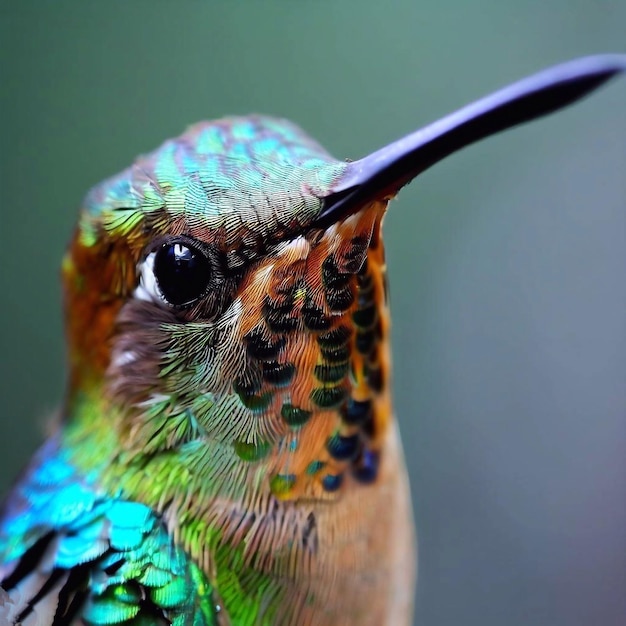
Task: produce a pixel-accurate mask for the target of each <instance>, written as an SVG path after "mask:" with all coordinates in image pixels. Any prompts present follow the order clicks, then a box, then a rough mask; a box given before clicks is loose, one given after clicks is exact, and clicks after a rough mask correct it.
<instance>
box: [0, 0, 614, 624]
mask: <svg viewBox="0 0 626 626" xmlns="http://www.w3.org/2000/svg"><path fill="white" fill-rule="evenodd" d="M0 50H1V52H0V54H1V58H0V129H1V136H0V151H1V169H0V171H1V180H0V184H1V188H2V192H1V193H0V211H1V213H0V217H1V220H0V233H1V246H0V255H1V256H0V268H1V272H0V293H1V294H2V303H3V306H2V318H1V320H2V324H0V334H1V344H0V345H1V355H2V360H1V363H2V377H1V378H0V385H1V397H2V401H3V403H4V409H3V412H2V414H1V415H0V454H1V457H0V458H1V461H0V467H1V469H2V472H1V476H0V481H1V485H0V487H1V489H2V490H3V491H4V490H5V489H6V488H7V486H8V485H9V483H10V481H11V480H12V478H13V476H14V475H15V473H16V472H17V471H18V470H19V468H20V467H21V466H22V464H23V463H24V462H25V460H26V459H27V457H28V456H29V455H30V454H31V453H32V451H33V450H34V449H35V447H36V445H37V444H38V442H40V441H41V438H42V427H43V424H44V422H45V416H46V415H47V414H48V413H49V412H50V411H51V410H52V409H53V408H54V407H55V406H56V405H57V403H58V402H59V400H60V399H61V395H62V388H63V380H64V365H63V343H62V327H61V313H60V289H59V283H58V266H59V262H60V259H61V255H62V253H63V249H64V245H65V243H66V241H67V240H68V238H69V235H70V232H71V229H72V225H73V221H74V218H75V214H76V210H77V207H78V205H79V203H80V200H81V197H82V196H83V194H84V192H85V191H86V190H87V188H88V187H90V186H91V185H92V184H94V183H96V182H97V181H98V180H100V179H102V178H103V177H105V176H108V175H110V174H112V173H114V172H116V171H117V170H120V169H121V168H123V167H125V166H126V165H128V164H129V163H130V161H131V159H132V158H133V157H134V156H135V155H136V154H137V153H140V152H142V151H147V150H149V149H151V148H153V147H155V146H156V145H157V144H158V143H160V142H161V141H162V140H163V139H164V138H166V137H168V136H172V135H175V134H178V133H179V132H180V131H181V130H182V129H183V128H184V127H185V126H186V125H187V124H189V123H191V122H194V121H197V120H199V119H202V118H211V117H218V116H220V115H222V114H225V113H246V112H250V111H260V112H266V113H273V114H276V115H282V116H286V117H289V118H292V119H294V120H296V121H298V122H299V123H300V124H301V125H302V126H303V127H304V128H306V129H307V130H309V131H310V133H311V134H312V135H313V136H315V137H316V138H318V139H319V140H320V141H321V142H322V143H323V144H325V145H326V146H327V147H328V148H329V149H330V150H331V151H332V152H333V153H334V154H336V155H337V156H341V157H359V156H361V155H363V154H365V153H367V152H368V151H370V150H373V149H375V148H377V147H379V146H380V145H382V144H384V143H385V142H387V141H388V140H391V139H394V138H396V137H398V136H400V135H402V134H403V133H405V132H407V131H410V130H412V129H414V128H416V127H417V126H419V125H421V124H424V123H426V122H429V121H431V120H433V119H436V118H437V117H439V116H441V115H443V114H445V113H447V112H449V111H451V110H452V109H454V108H456V107H458V106H460V105H463V104H465V103H466V102H467V101H469V100H471V99H473V98H476V97H479V96H481V95H483V94H484V93H486V92H488V91H490V90H492V89H494V88H497V87H499V86H501V85H503V84H505V83H507V82H509V81H511V80H514V79H517V78H520V77H522V76H524V75H525V74H528V73H530V72H532V71H535V70H538V69H540V68H542V67H543V66H546V65H549V64H551V63H554V62H558V61H561V60H565V59H568V58H570V57H575V56H579V55H584V54H588V53H592V52H598V51H622V52H624V51H626V3H625V2H624V1H623V0H614V1H608V0H604V1H603V0H594V1H591V0H587V1H582V0H581V1H577V0H550V2H546V1H545V0H542V1H532V0H529V1H527V2H525V3H519V2H512V1H508V2H503V1H502V0H480V1H476V2H464V1H462V0H457V1H449V2H434V1H431V2H415V1H414V0H413V1H411V2H395V3H393V2H388V3H383V2H380V1H379V0H371V1H367V2H366V1H365V0H359V1H354V2H340V1H338V0H333V1H330V0H329V1H323V0H317V1H312V0H310V1H307V0H298V1H291V2H290V1H287V0H283V1H282V2H278V1H275V2H270V1H264V2H252V1H249V2H180V1H179V2H171V3H166V2H156V1H152V2H139V1H135V2H132V3H125V2H108V3H96V2H46V3H44V2H42V3H39V4H32V3H27V2H19V3H18V2H11V3H9V2H3V4H2V6H1V8H0ZM625 174H626V79H623V80H622V81H621V82H617V81H616V82H615V83H614V84H611V85H610V86H609V87H608V88H606V89H604V90H602V92H600V93H598V94H597V95H594V96H593V97H592V98H590V99H589V100H587V101H585V102H583V103H582V104H579V105H577V106H576V107H574V108H572V109H569V110H567V111H565V112H563V113H561V114H559V115H557V116H555V117H551V118H548V119H545V120H542V121H540V122H538V123H535V124H533V125H531V126H527V127H523V128H520V129H516V130H514V131H511V132H509V133H506V134H504V135H501V136H499V137H497V138H494V139H491V140H489V141H487V142H485V143H483V144H481V145H479V146H475V147H473V148H471V149H468V150H466V151H464V152H463V153H461V154H458V155H456V156H454V157H452V158H450V159H449V160H447V161H446V162H445V163H442V164H440V165H438V166H437V167H436V168H435V169H433V170H431V171H429V172H427V173H425V174H424V175H423V176H422V177H421V178H420V179H419V181H417V182H415V183H414V184H413V185H412V186H411V187H410V188H408V189H406V190H405V191H403V193H402V194H401V198H400V200H398V201H396V202H394V203H393V205H392V210H391V213H390V215H389V218H388V221H387V224H386V227H387V228H386V242H387V249H388V258H389V265H390V272H391V279H392V303H393V309H394V322H395V326H394V347H395V388H396V407H397V411H398V415H399V419H400V422H401V427H402V431H403V433H404V440H405V447H406V453H407V457H408V459H407V460H408V464H409V468H410V473H411V479H412V488H413V497H414V505H415V513H416V516H417V521H418V525H419V530H420V540H421V543H420V584H419V586H418V592H417V615H416V622H415V623H416V624H420V625H425V626H448V625H449V626H456V625H459V624H463V625H470V626H472V625H477V626H491V625H493V626H502V625H504V624H506V625H509V626H518V625H539V626H543V625H545V626H548V625H550V626H552V625H558V626H578V625H602V626H612V625H615V626H618V625H620V626H623V624H625V623H626V593H625V590H626V530H625V529H626V460H625V459H626V456H625V450H626V416H625V410H624V409H625V406H626V385H625V383H626V315H625V305H626V286H625V281H624V269H625V267H626V183H625V182H624V181H625Z"/></svg>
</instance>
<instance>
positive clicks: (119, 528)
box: [0, 441, 219, 626]
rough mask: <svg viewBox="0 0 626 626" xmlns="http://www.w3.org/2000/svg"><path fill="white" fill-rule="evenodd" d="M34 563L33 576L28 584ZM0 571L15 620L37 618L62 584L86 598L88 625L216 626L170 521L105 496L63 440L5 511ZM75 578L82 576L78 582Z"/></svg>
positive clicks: (203, 583) (44, 454)
mask: <svg viewBox="0 0 626 626" xmlns="http://www.w3.org/2000/svg"><path fill="white" fill-rule="evenodd" d="M33 559H34V560H35V561H36V565H35V566H34V567H33V566H32V561H33ZM26 562H29V563H30V567H31V569H32V571H30V572H27V573H26V574H25V575H22V574H21V573H20V570H21V568H23V567H24V565H25V564H26ZM0 563H3V564H5V565H3V566H2V567H1V568H0V575H1V576H2V578H3V579H4V580H3V581H2V587H4V588H5V589H6V590H7V591H8V596H9V598H8V600H7V599H6V598H5V600H4V601H5V603H7V602H12V603H13V604H14V605H15V607H14V609H13V611H12V615H13V619H14V620H17V619H18V618H19V616H20V614H22V616H23V618H26V617H28V615H29V614H30V613H31V612H32V611H33V610H36V608H35V609H31V608H30V604H31V603H32V604H34V605H36V604H37V602H36V599H37V598H38V596H39V595H41V590H42V589H45V588H46V585H49V584H50V582H49V581H51V580H56V579H59V580H64V583H63V585H64V586H65V587H66V588H67V590H66V593H67V594H84V595H86V596H87V601H86V602H85V605H84V608H83V609H82V619H83V621H84V623H85V624H88V625H93V626H100V625H105V624H107V625H108V624H110V625H119V626H122V625H124V626H127V625H128V626H130V624H133V625H137V624H141V623H146V624H154V623H160V621H162V623H164V624H166V623H171V624H173V625H175V626H192V625H193V626H212V625H214V624H217V621H216V620H217V614H218V612H219V607H217V606H216V605H215V602H214V600H213V593H212V591H213V590H212V588H211V586H210V585H209V583H208V581H207V580H206V578H205V576H204V574H202V573H201V572H200V570H199V569H198V567H197V566H196V565H195V564H194V563H193V562H192V561H191V560H190V558H189V556H188V555H187V554H186V553H185V552H184V551H183V550H182V549H181V548H179V547H177V546H176V545H175V544H174V542H173V540H172V537H171V536H170V535H169V533H168V531H167V528H166V527H165V525H164V523H163V520H162V519H160V518H159V517H158V516H157V515H156V514H155V513H154V512H153V511H152V510H151V509H150V508H148V507H147V506H145V505H143V504H140V503H137V502H128V501H124V500H122V499H116V498H112V497H110V496H105V495H104V494H102V493H100V492H99V490H98V487H97V484H96V483H95V482H94V481H93V480H89V479H85V478H81V477H80V476H79V475H78V473H77V471H76V469H75V468H73V467H72V465H71V464H70V462H69V461H68V459H67V454H66V453H65V451H64V450H63V449H62V448H61V447H59V444H58V443H57V442H56V441H51V442H49V443H48V444H46V445H45V446H44V447H43V448H42V450H41V451H40V453H39V454H38V456H37V457H36V459H35V461H34V463H33V464H32V465H31V467H30V468H29V469H28V471H27V472H26V475H25V476H24V478H23V480H22V481H21V483H19V485H18V486H17V487H16V489H15V491H14V492H13V495H12V496H11V498H10V499H9V501H8V502H7V504H6V507H5V512H4V517H3V521H2V522H1V524H0ZM72 573H80V577H79V580H77V581H74V580H73V577H72ZM71 586H73V588H69V587H71ZM62 589H63V587H62ZM59 593H60V597H62V596H63V592H62V591H61V592H59ZM33 600H35V601H33ZM59 606H61V603H60V604H59ZM61 608H62V609H63V610H67V606H66V607H61ZM1 610H2V609H1V607H0V611H1ZM0 614H1V613H0ZM49 620H50V621H44V622H42V623H46V624H47V623H50V624H56V623H59V624H60V623H65V622H62V621H61V622H55V621H53V615H52V614H51V615H50V617H49ZM13 623H19V622H16V621H14V622H13ZM37 623H40V622H37Z"/></svg>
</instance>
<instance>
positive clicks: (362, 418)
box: [341, 398, 372, 426]
mask: <svg viewBox="0 0 626 626" xmlns="http://www.w3.org/2000/svg"><path fill="white" fill-rule="evenodd" d="M341 415H342V417H343V421H344V422H346V423H347V424H354V425H357V426H361V425H363V424H364V423H365V422H366V421H367V419H368V418H370V417H371V416H372V403H371V401H370V400H365V401H359V400H354V399H352V398H350V399H349V400H348V402H347V403H346V404H345V405H344V407H343V408H342V412H341Z"/></svg>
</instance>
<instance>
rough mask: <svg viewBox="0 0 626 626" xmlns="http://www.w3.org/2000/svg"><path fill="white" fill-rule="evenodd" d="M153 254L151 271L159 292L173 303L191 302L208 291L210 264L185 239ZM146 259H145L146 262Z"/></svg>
mask: <svg viewBox="0 0 626 626" xmlns="http://www.w3.org/2000/svg"><path fill="white" fill-rule="evenodd" d="M152 255H154V256H153V258H152V259H151V261H152V272H153V275H154V279H155V281H156V286H157V287H158V291H159V292H160V293H159V295H160V296H161V297H162V298H163V299H164V300H165V301H166V302H167V303H168V304H171V305H173V306H183V305H186V304H191V303H193V302H195V301H196V300H198V299H199V298H201V297H202V296H203V295H204V294H205V293H206V291H207V287H208V285H209V281H210V279H211V273H212V264H211V261H210V259H209V258H208V257H207V255H206V254H205V253H204V252H203V251H202V250H200V249H199V248H196V247H194V246H193V245H191V244H189V243H188V242H187V241H170V242H166V243H164V244H162V245H161V247H160V248H158V249H157V250H155V251H154V252H153V253H152V254H151V255H150V256H152ZM148 261H149V258H148V259H146V262H148Z"/></svg>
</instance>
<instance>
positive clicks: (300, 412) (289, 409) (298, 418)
mask: <svg viewBox="0 0 626 626" xmlns="http://www.w3.org/2000/svg"><path fill="white" fill-rule="evenodd" d="M280 415H281V417H282V418H283V419H284V420H285V422H286V423H287V424H289V426H291V427H292V428H295V427H297V426H302V425H303V424H306V422H308V421H309V418H310V417H311V411H305V410H304V409H300V408H298V407H297V406H293V404H283V406H282V408H281V410H280Z"/></svg>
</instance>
